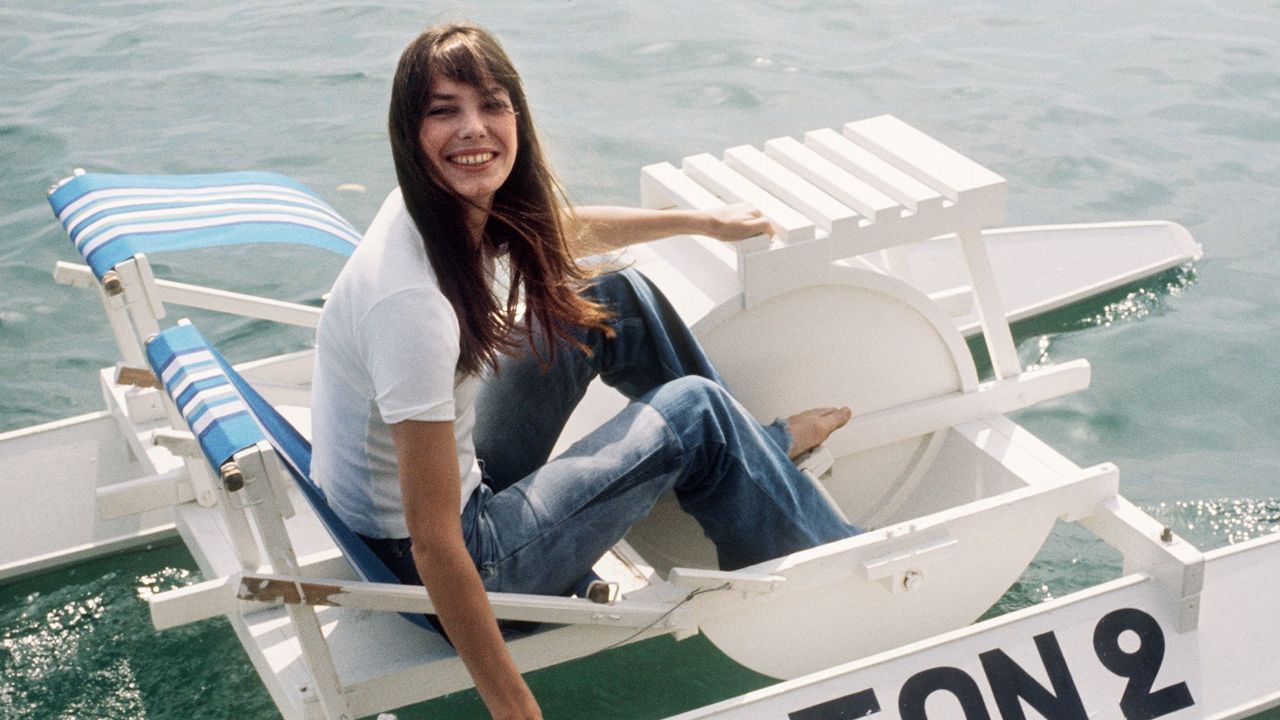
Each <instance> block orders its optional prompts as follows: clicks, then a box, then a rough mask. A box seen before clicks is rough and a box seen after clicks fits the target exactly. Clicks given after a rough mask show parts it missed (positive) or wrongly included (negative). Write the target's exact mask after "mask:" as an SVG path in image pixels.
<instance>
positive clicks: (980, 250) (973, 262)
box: [957, 230, 1022, 378]
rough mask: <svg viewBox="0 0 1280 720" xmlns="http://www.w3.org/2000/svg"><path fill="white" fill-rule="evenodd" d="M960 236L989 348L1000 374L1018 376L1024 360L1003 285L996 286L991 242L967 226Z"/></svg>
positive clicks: (958, 234)
mask: <svg viewBox="0 0 1280 720" xmlns="http://www.w3.org/2000/svg"><path fill="white" fill-rule="evenodd" d="M957 237H958V238H959V239H960V249H961V251H962V253H963V255H964V259H965V264H966V265H967V266H968V268H969V278H970V280H971V281H972V283H973V295H974V301H975V303H974V304H975V305H977V308H978V318H979V320H980V322H981V323H982V334H983V336H984V337H985V338H986V341H987V351H988V352H989V353H990V354H991V365H992V367H993V369H994V370H995V373H996V377H1000V378H1010V377H1016V376H1017V375H1018V373H1021V372H1022V361H1021V360H1019V359H1018V349H1017V347H1015V346H1014V344H1013V333H1012V332H1011V331H1010V329H1009V321H1008V320H1007V319H1006V318H1005V311H1004V303H1003V302H1002V301H1001V299H1000V289H999V288H998V287H997V286H996V277H995V273H994V272H993V271H992V270H991V260H990V259H989V258H988V257H987V246H986V243H984V242H983V240H982V233H981V232H979V231H977V230H963V231H961V232H959V233H957Z"/></svg>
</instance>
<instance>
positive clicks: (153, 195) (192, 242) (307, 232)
mask: <svg viewBox="0 0 1280 720" xmlns="http://www.w3.org/2000/svg"><path fill="white" fill-rule="evenodd" d="M49 204H50V205H51V206H52V207H53V213H54V215H56V216H57V217H58V221H59V222H61V223H62V226H63V227H64V228H66V231H67V235H68V236H70V238H71V242H72V243H74V244H75V246H76V249H77V250H79V251H80V254H81V255H82V256H84V258H85V261H86V262H87V263H88V264H89V267H90V268H92V269H93V272H94V274H95V275H97V276H98V278H99V279H101V278H102V276H103V274H104V273H106V272H107V271H108V270H110V269H112V268H114V267H115V266H116V265H117V264H118V263H120V262H122V261H124V260H127V259H129V258H131V257H133V256H134V255H135V254H136V253H152V252H161V251H167V250H187V249H193V248H202V247H214V246H219V245H239V244H246V243H268V242H269V243H291V244H300V245H309V246H312V247H316V248H321V249H324V250H329V251H331V252H336V253H339V254H341V255H344V256H349V255H350V254H351V253H352V251H353V250H355V247H356V244H357V243H359V242H360V233H359V232H357V231H356V229H355V228H354V227H352V225H351V223H349V222H347V221H346V220H345V219H343V218H342V216H341V215H339V214H338V213H337V211H335V210H334V209H333V208H332V207H330V206H329V204H328V203H326V202H325V201H324V200H321V199H320V198H319V197H318V196H317V195H316V194H315V193H313V192H311V191H310V190H308V189H307V188H306V187H305V186H303V185H301V184H299V183H297V182H294V181H293V180H290V179H289V178H287V177H284V176H283V175H277V174H274V173H265V172H235V173H216V174H211V175H111V174H102V173H85V174H82V175H75V176H73V177H71V178H69V179H68V180H66V181H65V182H63V183H62V184H61V185H59V186H58V187H56V188H54V189H53V190H52V191H51V192H50V193H49Z"/></svg>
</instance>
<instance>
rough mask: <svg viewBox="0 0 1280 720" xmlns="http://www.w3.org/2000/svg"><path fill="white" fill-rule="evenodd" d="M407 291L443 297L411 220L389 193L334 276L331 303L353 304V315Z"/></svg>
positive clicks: (397, 197) (398, 199)
mask: <svg viewBox="0 0 1280 720" xmlns="http://www.w3.org/2000/svg"><path fill="white" fill-rule="evenodd" d="M405 293H410V294H414V295H418V296H426V297H430V298H437V297H438V298H439V299H440V300H443V299H444V295H443V293H442V292H441V291H440V282H439V280H438V279H437V277H436V273H435V269H434V268H432V267H431V262H430V260H429V259H428V258H427V252H426V248H425V247H424V246H423V244H422V235H421V234H420V233H419V232H418V228H417V226H416V225H415V224H414V222H413V218H411V217H410V216H409V213H408V210H406V209H405V205H404V199H403V198H402V197H401V195H400V191H399V189H398V188H397V189H395V190H392V191H391V193H390V194H389V195H388V196H387V199H386V200H385V201H384V202H383V203H382V207H381V209H379V210H378V214H377V215H376V216H375V217H374V219H373V222H372V223H370V225H369V229H368V230H367V231H366V232H365V235H364V239H363V240H362V241H361V242H360V245H359V247H357V248H356V251H355V253H354V254H352V256H351V258H350V259H349V260H348V261H347V263H346V265H345V266H344V267H343V268H342V272H340V273H339V274H338V278H337V280H336V281H335V283H334V286H333V291H332V293H331V294H330V302H332V301H334V300H338V301H339V302H341V303H344V304H345V303H351V304H352V305H354V306H356V307H355V308H353V309H356V313H357V314H361V313H362V311H367V310H368V309H370V308H372V307H373V306H374V305H376V304H378V303H380V302H382V301H383V300H385V299H387V298H390V297H393V296H396V295H401V294H405Z"/></svg>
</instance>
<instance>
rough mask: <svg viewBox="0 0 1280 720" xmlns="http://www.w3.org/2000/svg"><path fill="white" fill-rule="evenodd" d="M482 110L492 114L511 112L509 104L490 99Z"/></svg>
mask: <svg viewBox="0 0 1280 720" xmlns="http://www.w3.org/2000/svg"><path fill="white" fill-rule="evenodd" d="M484 110H485V112H489V113H494V114H506V113H509V112H511V105H510V104H509V103H506V102H503V101H502V100H490V101H489V102H487V103H485V104H484Z"/></svg>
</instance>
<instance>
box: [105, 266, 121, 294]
mask: <svg viewBox="0 0 1280 720" xmlns="http://www.w3.org/2000/svg"><path fill="white" fill-rule="evenodd" d="M102 289H103V290H106V291H107V294H108V295H119V294H120V293H122V292H124V283H123V282H121V281H120V274H119V273H117V272H116V271H115V270H108V271H106V272H104V273H102Z"/></svg>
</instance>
